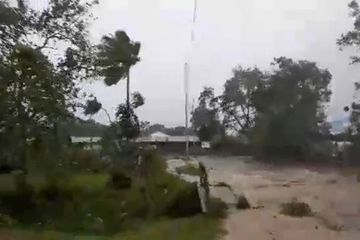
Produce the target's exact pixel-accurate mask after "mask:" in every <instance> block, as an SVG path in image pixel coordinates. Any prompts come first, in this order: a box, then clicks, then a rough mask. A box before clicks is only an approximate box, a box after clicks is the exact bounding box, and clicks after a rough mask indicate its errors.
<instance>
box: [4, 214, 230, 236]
mask: <svg viewBox="0 0 360 240" xmlns="http://www.w3.org/2000/svg"><path fill="white" fill-rule="evenodd" d="M222 234H224V231H223V230H222V229H221V220H219V219H214V218H209V217H206V216H202V215H199V216H194V217H191V218H182V219H174V220H160V221H157V222H151V223H146V224H143V225H141V226H140V227H139V228H138V229H137V230H136V231H135V230H134V231H128V232H125V233H122V234H120V235H115V236H113V237H102V236H75V235H68V234H62V233H58V232H50V231H47V232H32V231H28V230H26V231H25V230H9V229H2V230H0V239H4V240H148V239H149V240H153V239H154V240H199V239H206V240H216V239H219V238H220V237H221V235H222Z"/></svg>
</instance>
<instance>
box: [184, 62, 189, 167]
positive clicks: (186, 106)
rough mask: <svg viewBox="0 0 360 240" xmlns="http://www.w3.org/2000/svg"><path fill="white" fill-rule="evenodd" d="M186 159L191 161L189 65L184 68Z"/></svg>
mask: <svg viewBox="0 0 360 240" xmlns="http://www.w3.org/2000/svg"><path fill="white" fill-rule="evenodd" d="M184 87H185V134H186V159H188V160H189V107H188V105H189V65H188V63H187V62H186V63H185V66H184Z"/></svg>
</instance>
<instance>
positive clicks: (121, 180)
mask: <svg viewBox="0 0 360 240" xmlns="http://www.w3.org/2000/svg"><path fill="white" fill-rule="evenodd" d="M109 184H110V186H111V187H113V188H115V189H127V188H130V187H131V178H129V177H127V176H126V175H125V174H124V173H123V172H122V171H119V170H118V171H114V172H112V173H111V178H110V183H109Z"/></svg>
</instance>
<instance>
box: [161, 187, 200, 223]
mask: <svg viewBox="0 0 360 240" xmlns="http://www.w3.org/2000/svg"><path fill="white" fill-rule="evenodd" d="M198 213H201V204H200V199H199V195H198V191H197V185H196V183H193V184H191V185H189V186H188V187H186V188H183V189H181V190H180V191H179V192H177V194H176V195H175V197H174V200H173V201H172V202H171V203H170V204H169V205H168V207H167V210H166V215H167V216H169V217H189V216H193V215H195V214H198Z"/></svg>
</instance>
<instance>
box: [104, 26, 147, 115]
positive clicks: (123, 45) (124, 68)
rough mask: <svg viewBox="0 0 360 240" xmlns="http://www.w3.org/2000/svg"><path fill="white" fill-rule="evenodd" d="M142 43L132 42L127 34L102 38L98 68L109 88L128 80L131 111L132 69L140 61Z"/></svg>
mask: <svg viewBox="0 0 360 240" xmlns="http://www.w3.org/2000/svg"><path fill="white" fill-rule="evenodd" d="M140 46H141V45H140V43H139V42H133V41H131V40H130V38H129V37H128V35H127V34H126V32H124V31H116V32H115V35H108V36H104V37H103V38H102V41H101V44H100V45H99V50H100V51H99V55H98V66H99V67H100V72H101V75H103V76H104V77H105V79H104V81H105V84H106V85H108V86H111V85H115V84H117V83H118V82H119V81H120V80H121V79H126V106H127V109H128V110H129V109H130V68H131V67H132V66H134V65H135V64H136V63H137V62H139V61H140V58H139V56H138V55H139V52H140Z"/></svg>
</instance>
